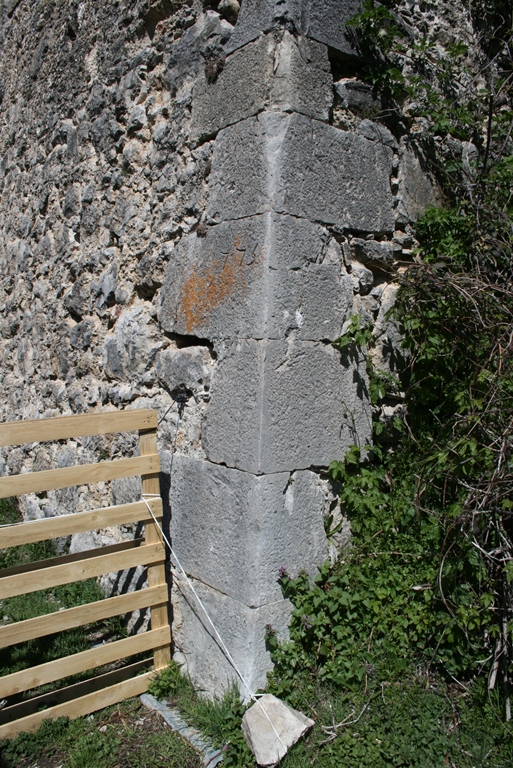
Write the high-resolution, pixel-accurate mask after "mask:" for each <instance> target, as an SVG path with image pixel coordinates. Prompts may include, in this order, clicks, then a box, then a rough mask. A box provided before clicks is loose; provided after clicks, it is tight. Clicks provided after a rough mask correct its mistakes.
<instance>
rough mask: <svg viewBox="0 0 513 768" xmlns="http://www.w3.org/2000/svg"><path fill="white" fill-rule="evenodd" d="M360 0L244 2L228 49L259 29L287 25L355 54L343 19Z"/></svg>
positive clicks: (358, 7)
mask: <svg viewBox="0 0 513 768" xmlns="http://www.w3.org/2000/svg"><path fill="white" fill-rule="evenodd" d="M361 5H362V3H361V0H323V2H322V3H321V2H316V1H315V0H259V2H244V3H243V4H242V8H241V12H240V14H239V18H238V21H237V24H236V26H235V30H234V32H233V35H232V38H231V40H230V44H229V47H230V49H232V50H233V49H235V48H239V47H240V46H242V45H245V44H246V43H248V42H249V41H250V40H254V39H255V38H256V37H258V35H259V34H260V33H261V32H268V31H270V30H272V29H276V28H280V27H286V28H287V29H289V30H291V31H294V32H295V33H296V34H302V35H306V36H307V37H311V38H313V39H314V40H319V41H320V42H321V43H325V44H326V45H329V46H330V47H332V48H335V49H336V50H338V51H341V52H343V53H345V54H347V55H351V54H352V55H354V53H355V52H354V49H353V47H352V45H351V38H350V36H349V35H348V33H347V30H346V23H347V22H348V21H349V20H350V19H352V18H353V16H354V15H355V14H356V13H358V11H359V10H360V9H361Z"/></svg>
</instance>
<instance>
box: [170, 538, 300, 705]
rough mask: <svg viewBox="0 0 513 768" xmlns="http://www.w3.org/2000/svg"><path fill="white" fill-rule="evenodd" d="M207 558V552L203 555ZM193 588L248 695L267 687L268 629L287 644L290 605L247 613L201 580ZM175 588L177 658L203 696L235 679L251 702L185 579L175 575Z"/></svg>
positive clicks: (283, 602)
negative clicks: (237, 670)
mask: <svg viewBox="0 0 513 768" xmlns="http://www.w3.org/2000/svg"><path fill="white" fill-rule="evenodd" d="M207 556H208V552H206V553H205V557H207ZM239 578H240V580H241V581H242V580H243V579H245V578H249V574H248V573H247V571H244V572H242V573H241V574H240V576H239ZM192 583H193V585H194V588H195V590H196V592H197V593H198V595H199V597H200V599H201V601H202V602H203V604H204V605H205V607H206V609H207V611H208V613H209V615H210V616H211V617H212V619H213V621H214V622H215V626H216V628H217V630H218V632H219V634H220V635H221V637H222V638H223V641H224V643H225V644H226V646H227V647H228V649H229V651H230V654H231V656H232V658H233V660H234V662H235V664H236V665H237V668H238V669H239V670H240V672H241V674H242V676H243V677H244V680H245V681H246V684H247V685H248V686H249V688H250V690H251V691H252V692H253V691H256V690H258V689H259V688H263V687H265V685H266V682H267V672H268V671H269V670H270V669H271V667H272V664H271V659H270V656H269V652H268V651H267V650H266V648H265V626H266V624H270V625H271V626H272V627H273V628H274V629H275V630H276V632H277V633H278V637H279V638H280V639H281V640H285V639H286V638H287V636H288V631H287V627H288V623H289V617H290V610H291V604H290V602H289V601H288V600H283V599H281V600H278V601H276V602H270V603H269V604H267V605H264V606H262V607H261V608H248V607H247V606H245V605H244V604H243V603H241V602H239V601H238V600H234V599H233V598H231V597H228V596H227V595H224V594H222V593H221V592H219V591H217V590H216V589H211V588H210V587H208V586H206V585H204V584H203V583H202V582H201V581H199V580H197V579H192ZM174 585H175V590H174V594H173V595H172V603H173V627H172V631H173V638H174V641H175V647H176V648H177V652H176V654H175V659H176V660H177V661H178V662H179V663H183V664H184V667H185V669H186V670H187V672H188V673H189V674H190V676H191V678H192V680H193V682H195V683H196V685H197V686H198V688H199V690H200V691H205V692H208V693H210V695H214V694H216V693H217V694H219V693H221V691H224V690H226V689H227V688H229V687H230V685H231V683H232V681H234V680H235V681H236V682H237V685H238V687H239V689H240V693H241V696H242V697H243V698H244V700H245V701H247V700H248V699H249V692H248V690H247V689H246V688H245V686H244V685H243V684H242V683H241V681H240V679H239V677H238V675H237V673H236V672H235V670H234V668H233V667H232V665H231V663H230V662H229V661H228V659H227V658H226V655H225V653H224V651H223V650H221V648H220V645H219V641H218V639H217V638H216V637H215V634H214V631H213V629H212V626H211V625H210V623H209V622H208V620H207V619H206V618H205V614H204V613H203V611H202V610H201V608H200V607H199V605H198V603H197V601H196V599H195V597H194V595H193V594H192V593H191V590H190V588H189V586H188V585H187V583H186V582H185V580H184V578H183V576H180V575H178V574H177V576H176V577H175V579H174Z"/></svg>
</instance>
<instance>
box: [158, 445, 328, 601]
mask: <svg viewBox="0 0 513 768" xmlns="http://www.w3.org/2000/svg"><path fill="white" fill-rule="evenodd" d="M170 503H171V509H172V518H171V538H172V541H173V548H174V549H175V551H176V553H177V555H178V557H179V558H180V561H181V563H182V565H183V567H184V568H185V570H186V571H187V573H188V574H189V575H191V576H194V577H195V578H198V579H200V580H201V581H202V582H203V583H204V584H208V585H209V586H211V587H213V588H215V589H217V590H219V591H220V592H223V593H224V594H226V595H228V596H229V597H231V598H233V599H234V600H238V601H240V602H241V603H243V604H244V605H245V606H248V607H250V608H259V607H261V606H263V605H266V604H268V603H271V602H273V601H275V600H280V599H281V597H282V594H281V589H280V587H279V585H278V583H277V579H278V570H279V568H280V566H285V567H286V568H287V570H288V571H289V572H290V573H293V574H297V572H298V571H299V569H300V568H305V569H306V570H307V571H308V572H310V573H314V572H315V571H316V569H317V567H318V566H319V565H321V564H322V563H323V562H324V561H325V560H326V558H327V557H328V546H327V541H326V534H325V532H324V524H323V511H324V506H325V505H326V498H325V493H324V486H323V484H322V482H321V480H320V479H319V477H318V476H317V475H316V474H314V473H313V472H309V471H302V472H294V473H292V474H290V473H289V472H281V473H278V474H272V475H260V476H256V475H253V474H251V473H250V472H240V471H239V470H236V469H228V468H227V467H222V466H218V465H216V464H211V463H210V462H208V461H200V460H196V459H189V458H185V457H182V456H175V458H174V461H173V478H172V484H171V493H170Z"/></svg>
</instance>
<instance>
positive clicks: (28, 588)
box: [0, 544, 165, 600]
mask: <svg viewBox="0 0 513 768" xmlns="http://www.w3.org/2000/svg"><path fill="white" fill-rule="evenodd" d="M164 559H165V553H164V548H163V547H162V544H150V545H145V546H143V547H137V548H132V549H127V550H123V551H121V552H115V553H114V554H108V555H100V556H98V557H88V558H87V559H84V560H81V561H80V560H79V561H75V562H71V563H66V564H64V565H56V566H53V567H52V568H44V569H42V570H40V571H31V572H29V573H22V574H15V575H13V576H6V577H5V578H2V579H1V580H0V600H4V599H5V598H7V597H15V596H16V595H23V594H25V593H28V592H37V591H38V590H40V589H51V588H52V587H57V586H59V585H60V584H68V583H69V582H70V581H83V580H84V579H89V578H92V577H95V576H101V575H103V574H105V573H113V572H114V571H122V570H125V569H126V568H135V566H137V565H149V564H151V563H160V562H162V561H163V560H164ZM152 586H154V585H152Z"/></svg>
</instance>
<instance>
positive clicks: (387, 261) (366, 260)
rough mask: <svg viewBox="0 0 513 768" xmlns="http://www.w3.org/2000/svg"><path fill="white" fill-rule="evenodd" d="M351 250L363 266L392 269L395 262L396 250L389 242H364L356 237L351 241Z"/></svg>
mask: <svg viewBox="0 0 513 768" xmlns="http://www.w3.org/2000/svg"><path fill="white" fill-rule="evenodd" d="M351 250H352V252H353V254H354V257H355V258H356V259H358V261H361V262H362V264H370V265H376V266H378V267H380V266H381V267H388V268H390V266H391V265H392V262H393V260H394V249H393V246H392V243H390V242H388V241H385V242H380V241H379V240H362V239H361V238H358V237H354V238H353V239H352V240H351Z"/></svg>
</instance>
